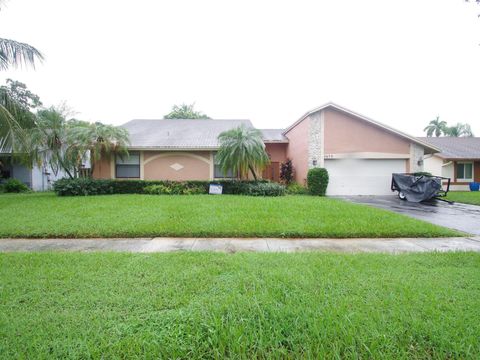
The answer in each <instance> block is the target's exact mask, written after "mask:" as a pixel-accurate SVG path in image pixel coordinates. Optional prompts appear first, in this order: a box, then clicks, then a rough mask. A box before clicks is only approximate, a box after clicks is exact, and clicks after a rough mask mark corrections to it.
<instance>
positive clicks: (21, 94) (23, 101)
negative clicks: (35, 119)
mask: <svg viewBox="0 0 480 360" xmlns="http://www.w3.org/2000/svg"><path fill="white" fill-rule="evenodd" d="M0 93H1V94H5V95H6V96H7V97H8V98H9V99H10V101H12V102H15V103H16V104H17V105H18V106H21V107H22V108H24V109H26V110H30V111H33V110H35V109H37V108H38V107H40V106H42V102H41V101H40V97H39V96H38V95H36V94H34V93H32V92H31V91H30V90H28V89H27V85H25V84H24V83H22V82H20V81H15V80H12V79H7V85H2V86H0Z"/></svg>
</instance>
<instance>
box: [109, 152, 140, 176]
mask: <svg viewBox="0 0 480 360" xmlns="http://www.w3.org/2000/svg"><path fill="white" fill-rule="evenodd" d="M115 177H117V178H122V179H138V178H140V153H138V152H131V153H130V154H129V156H123V157H121V156H118V155H117V156H116V157H115Z"/></svg>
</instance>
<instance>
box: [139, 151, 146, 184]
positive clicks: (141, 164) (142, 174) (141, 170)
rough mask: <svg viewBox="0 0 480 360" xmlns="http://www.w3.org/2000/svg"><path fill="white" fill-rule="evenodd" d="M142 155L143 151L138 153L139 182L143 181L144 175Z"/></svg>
mask: <svg viewBox="0 0 480 360" xmlns="http://www.w3.org/2000/svg"><path fill="white" fill-rule="evenodd" d="M144 160H145V159H144V155H143V151H140V180H145V174H144V166H145V162H144Z"/></svg>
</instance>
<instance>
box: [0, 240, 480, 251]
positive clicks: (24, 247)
mask: <svg viewBox="0 0 480 360" xmlns="http://www.w3.org/2000/svg"><path fill="white" fill-rule="evenodd" d="M12 251H22V252H24V251H34V252H42V251H80V252H92V251H104V252H105V251H107V252H110V251H123V252H143V253H149V252H171V251H219V252H227V253H235V252H298V251H323V252H325V251H333V252H345V253H362V252H381V253H393V254H396V253H404V252H428V251H442V252H444V251H476V252H480V236H479V237H465V238H395V239H276V238H275V239H264V238H262V239H259V238H252V239H232V238H226V239H222V238H152V239H149V238H142V239H135V238H134V239H0V252H12Z"/></svg>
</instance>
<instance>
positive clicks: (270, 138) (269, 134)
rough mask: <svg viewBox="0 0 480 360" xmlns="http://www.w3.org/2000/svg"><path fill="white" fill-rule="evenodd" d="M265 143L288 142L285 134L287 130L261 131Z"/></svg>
mask: <svg viewBox="0 0 480 360" xmlns="http://www.w3.org/2000/svg"><path fill="white" fill-rule="evenodd" d="M260 131H261V132H262V138H263V141H266V142H288V139H287V138H286V136H285V135H283V132H284V131H285V129H260Z"/></svg>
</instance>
